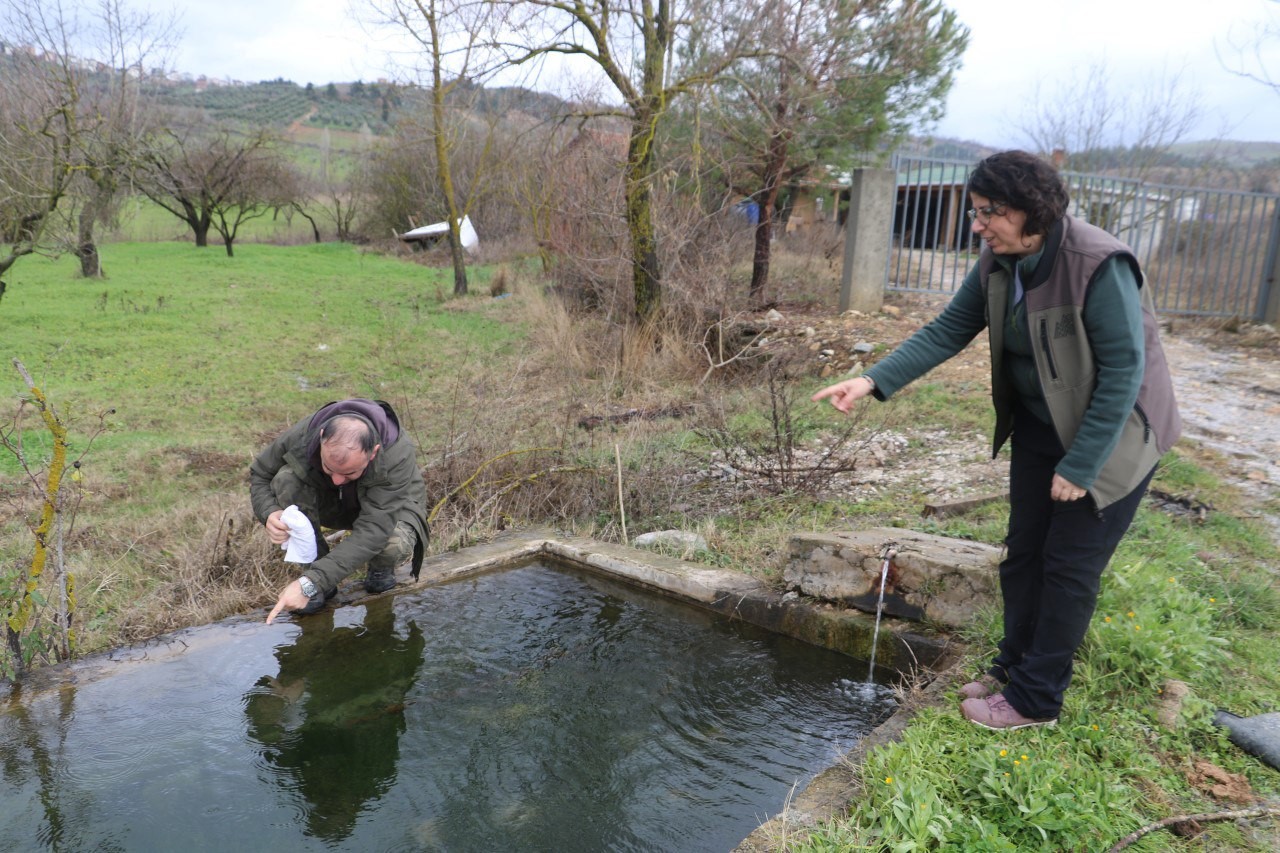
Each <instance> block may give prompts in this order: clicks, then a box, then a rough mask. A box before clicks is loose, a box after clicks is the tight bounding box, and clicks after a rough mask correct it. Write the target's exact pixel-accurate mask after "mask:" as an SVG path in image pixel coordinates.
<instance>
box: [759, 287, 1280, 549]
mask: <svg viewBox="0 0 1280 853" xmlns="http://www.w3.org/2000/svg"><path fill="white" fill-rule="evenodd" d="M943 304H944V302H942V301H940V300H938V299H936V298H922V297H910V296H898V297H893V298H891V299H890V300H889V301H888V302H887V303H886V305H885V308H884V310H883V311H881V312H877V313H874V314H863V313H858V312H847V313H845V314H841V315H832V314H825V315H819V314H810V313H806V312H803V311H800V310H791V311H789V310H788V308H787V307H786V306H779V307H778V308H777V309H775V311H776V313H774V314H771V315H770V319H769V326H770V334H771V335H772V338H773V342H774V345H777V346H779V347H785V348H787V349H790V350H792V351H793V352H796V353H800V354H803V357H804V358H808V359H811V360H812V365H813V369H814V370H816V371H817V372H819V373H820V374H821V375H822V376H823V377H825V378H830V379H832V381H835V380H836V379H838V378H839V377H841V376H844V375H846V374H847V372H848V371H849V370H850V369H851V368H856V366H857V365H858V364H866V365H869V364H870V363H872V362H874V360H875V359H876V358H877V357H879V354H878V353H877V352H876V351H875V350H877V349H879V350H880V354H882V353H883V352H887V351H888V350H890V349H892V348H893V347H894V346H896V344H897V343H898V342H900V341H901V340H903V339H904V338H906V337H907V336H908V335H910V334H911V333H912V332H913V331H915V330H916V329H918V328H919V327H920V326H921V325H922V324H924V323H926V322H928V320H929V319H930V318H932V317H933V316H935V315H936V313H937V312H938V311H939V310H940V309H941V307H942V305H943ZM1164 323H1165V331H1164V336H1163V340H1164V346H1165V349H1166V352H1167V355H1168V359H1169V364H1170V367H1171V370H1172V373H1173V377H1174V385H1175V388H1176V392H1177V395H1178V402H1179V407H1180V410H1181V412H1182V417H1183V444H1182V447H1183V448H1184V449H1186V450H1187V451H1188V452H1189V453H1190V454H1191V455H1193V456H1195V457H1197V458H1198V459H1201V458H1202V459H1203V461H1204V462H1205V463H1206V464H1208V465H1210V466H1211V467H1212V469H1213V470H1215V471H1217V473H1218V474H1219V476H1221V477H1222V478H1223V479H1224V480H1226V481H1227V482H1229V483H1231V484H1233V485H1235V486H1237V487H1238V488H1239V489H1240V491H1241V495H1242V506H1243V511H1244V512H1245V513H1247V514H1250V515H1254V516H1256V517H1258V518H1261V519H1263V520H1265V521H1266V522H1267V523H1268V524H1269V526H1270V527H1271V530H1272V531H1273V535H1274V537H1275V538H1276V540H1277V541H1278V542H1280V333H1278V332H1277V330H1276V329H1274V328H1273V327H1270V326H1266V325H1246V324H1240V323H1235V322H1222V321H1218V322H1204V321H1194V322H1193V321H1184V320H1180V319H1178V318H1172V319H1169V318H1166V319H1165V321H1164ZM869 350H870V351H869ZM989 371H990V364H989V361H988V356H987V346H986V337H985V335H983V336H979V338H978V339H977V340H976V341H975V342H974V343H973V344H972V345H971V346H970V347H969V348H968V349H967V350H966V351H965V352H963V353H961V354H960V355H959V356H957V357H956V358H954V359H952V360H951V361H949V362H948V363H946V364H944V365H942V366H941V367H939V368H938V369H937V370H935V371H934V373H933V374H932V376H933V377H934V378H945V379H947V380H948V381H961V382H970V381H971V382H975V383H980V384H981V386H982V387H983V388H984V389H985V388H986V387H989V375H990V374H989ZM889 408H891V404H890V406H889V407H886V410H887V409H889ZM910 438H916V439H923V440H924V441H925V442H926V443H927V445H928V446H929V448H930V452H929V453H927V454H910V453H907V452H905V448H906V444H907V440H908V439H910ZM989 441H990V438H989V436H987V435H980V434H973V435H949V434H947V433H946V432H945V431H931V432H930V431H918V430H913V428H912V427H911V426H910V425H904V424H901V423H894V420H893V418H892V416H891V415H888V414H886V416H885V432H884V434H883V435H882V436H881V437H880V439H878V441H877V446H875V447H873V448H871V449H870V450H871V452H870V453H867V454H864V456H866V457H871V458H874V460H875V464H873V465H864V466H862V467H863V470H862V472H861V474H859V475H858V476H857V477H856V478H855V479H856V482H854V483H853V484H851V487H850V488H851V489H852V490H853V492H854V493H856V492H857V491H858V490H859V489H873V488H876V487H877V486H883V485H885V484H886V481H890V482H893V481H902V480H906V479H914V480H916V481H917V482H918V483H920V484H922V485H923V486H924V487H925V490H926V491H927V492H928V493H929V494H930V495H931V496H932V497H933V498H935V499H936V500H938V501H946V500H958V499H964V498H967V497H972V496H974V495H979V494H982V493H988V492H994V491H1001V490H1003V489H1005V488H1006V476H1007V471H1008V465H1007V462H1006V461H1004V460H1003V459H997V460H991V459H990V458H989V452H988V447H989ZM1179 497H1181V498H1184V499H1185V500H1186V501H1187V502H1188V504H1189V506H1193V507H1194V505H1195V502H1196V496H1194V495H1185V496H1179Z"/></svg>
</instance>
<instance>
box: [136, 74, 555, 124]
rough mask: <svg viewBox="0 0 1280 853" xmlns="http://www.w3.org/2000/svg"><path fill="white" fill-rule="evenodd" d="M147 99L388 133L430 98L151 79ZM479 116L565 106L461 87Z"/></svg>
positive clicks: (262, 120) (247, 119)
mask: <svg viewBox="0 0 1280 853" xmlns="http://www.w3.org/2000/svg"><path fill="white" fill-rule="evenodd" d="M146 91H147V94H148V95H149V96H151V97H153V98H155V99H156V101H157V102H158V103H160V104H162V105H164V106H167V107H171V108H178V109H189V110H200V111H203V112H205V113H207V114H208V115H209V117H210V118H213V119H215V120H219V121H232V122H244V123H246V124H252V125H265V126H268V127H275V128H280V129H284V128H287V127H291V126H294V127H295V128H296V127H299V126H301V127H310V128H315V129H321V128H328V129H330V130H336V131H352V132H369V133H373V134H374V135H376V136H381V135H384V134H387V133H389V132H390V131H391V129H392V127H393V126H394V125H395V123H396V121H397V119H398V118H399V117H400V116H402V115H404V114H405V113H408V112H420V111H421V110H422V108H423V107H424V106H425V97H426V93H425V91H424V90H422V89H419V88H418V87H416V86H412V85H407V86H406V85H401V84H396V83H387V82H385V81H383V82H379V83H365V82H363V81H360V80H357V81H355V82H354V83H328V84H326V85H324V86H313V85H312V84H310V83H308V84H307V85H306V86H299V85H298V84H297V83H294V82H292V81H290V80H284V79H277V80H266V81H262V82H260V83H231V84H218V83H213V82H210V81H208V80H204V79H203V78H201V79H197V80H194V81H181V82H173V81H169V80H151V81H149V82H148V83H147V88H146ZM452 97H453V98H454V99H455V100H458V101H464V100H465V101H467V102H469V104H470V106H471V109H473V110H475V111H477V112H479V113H493V112H497V113H507V112H512V111H518V112H522V113H525V114H527V115H531V116H533V117H535V118H539V119H547V118H551V117H553V116H556V115H560V114H562V113H563V112H564V111H565V104H564V102H563V101H562V100H560V99H559V98H557V97H555V96H554V95H547V94H543V93H540V92H534V91H531V90H529V89H523V88H519V87H499V88H493V89H484V88H483V87H479V86H468V85H465V84H464V85H462V86H459V87H458V88H457V89H456V90H455V91H454V93H453V96H452Z"/></svg>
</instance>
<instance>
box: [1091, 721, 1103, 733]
mask: <svg viewBox="0 0 1280 853" xmlns="http://www.w3.org/2000/svg"><path fill="white" fill-rule="evenodd" d="M1089 728H1091V729H1093V730H1094V731H1095V732H1096V731H1101V729H1099V728H1098V724H1097V723H1094V724H1093V725H1092V726H1089Z"/></svg>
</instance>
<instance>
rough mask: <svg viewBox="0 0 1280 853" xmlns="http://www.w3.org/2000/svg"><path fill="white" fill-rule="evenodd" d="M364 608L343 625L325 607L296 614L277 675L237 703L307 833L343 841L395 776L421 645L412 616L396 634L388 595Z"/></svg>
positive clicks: (265, 762)
mask: <svg viewBox="0 0 1280 853" xmlns="http://www.w3.org/2000/svg"><path fill="white" fill-rule="evenodd" d="M363 610H364V614H363V619H362V620H360V621H357V622H356V623H355V624H351V625H344V626H336V625H335V624H334V612H335V611H333V610H332V609H330V610H326V611H323V612H322V613H320V614H317V615H315V616H312V617H310V618H307V619H302V620H299V621H300V624H301V627H302V631H301V633H300V634H299V635H298V636H297V638H296V639H295V640H294V642H293V643H292V644H290V645H285V646H280V647H279V648H277V649H276V653H275V654H276V659H277V660H278V661H279V664H280V668H279V672H278V673H277V674H276V675H274V676H270V675H264V676H262V677H261V678H259V679H258V681H257V683H256V684H254V686H253V689H251V690H250V691H249V692H248V693H246V694H245V699H244V707H245V716H246V717H247V718H248V733H249V736H250V737H251V738H252V739H253V740H254V741H256V742H257V743H259V744H261V747H262V749H261V758H262V762H263V765H264V768H263V769H264V771H265V773H266V774H267V775H268V776H269V777H270V781H272V782H274V784H276V785H278V786H280V787H281V788H283V789H285V790H290V791H296V792H297V794H299V795H300V796H301V798H302V800H303V803H302V804H301V805H302V808H303V810H304V813H305V815H304V827H305V829H304V831H305V832H306V833H307V835H310V836H312V837H315V838H319V839H323V840H325V841H330V842H333V841H342V840H343V839H345V838H347V837H348V836H349V835H350V834H351V832H352V830H353V829H355V826H356V821H357V818H358V817H359V816H360V814H361V813H362V812H363V811H365V810H366V809H367V808H368V807H369V806H370V805H371V804H372V803H373V802H375V801H377V800H378V798H380V797H381V796H382V795H383V794H385V793H386V792H387V791H388V790H389V789H390V787H391V785H392V784H393V783H394V782H395V778H396V765H397V763H398V761H399V758H400V736H401V735H403V734H404V731H405V714H404V711H405V702H406V696H407V695H408V693H409V691H410V689H411V688H412V687H413V685H414V683H415V682H416V681H417V677H418V672H419V670H420V669H421V667H422V654H423V649H424V648H425V646H426V641H425V639H424V638H423V634H422V629H421V628H420V627H418V624H417V623H416V622H410V623H408V625H407V626H406V627H405V630H404V632H403V634H401V633H400V632H397V631H396V629H395V628H396V625H395V621H396V620H395V613H394V611H393V609H392V599H390V598H383V599H380V600H377V601H373V602H371V603H370V604H368V605H367V606H366V607H365V608H363ZM342 612H343V613H344V614H347V613H348V612H349V611H342ZM335 663H339V665H335ZM356 757H358V759H359V760H353V758H356Z"/></svg>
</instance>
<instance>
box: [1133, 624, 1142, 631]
mask: <svg viewBox="0 0 1280 853" xmlns="http://www.w3.org/2000/svg"><path fill="white" fill-rule="evenodd" d="M1133 630H1135V631H1141V630H1142V626H1141V625H1134V626H1133Z"/></svg>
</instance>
